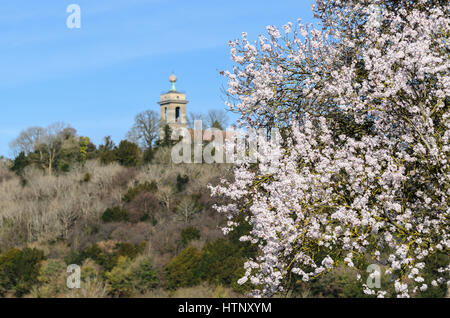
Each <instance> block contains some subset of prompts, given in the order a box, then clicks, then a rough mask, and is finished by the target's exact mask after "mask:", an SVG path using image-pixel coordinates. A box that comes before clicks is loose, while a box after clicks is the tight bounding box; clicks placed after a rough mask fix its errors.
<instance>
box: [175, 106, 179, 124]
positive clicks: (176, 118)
mask: <svg viewBox="0 0 450 318" xmlns="http://www.w3.org/2000/svg"><path fill="white" fill-rule="evenodd" d="M175 121H180V107H177V108H175Z"/></svg>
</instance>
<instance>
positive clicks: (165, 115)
mask: <svg viewBox="0 0 450 318" xmlns="http://www.w3.org/2000/svg"><path fill="white" fill-rule="evenodd" d="M164 120H165V121H167V107H164Z"/></svg>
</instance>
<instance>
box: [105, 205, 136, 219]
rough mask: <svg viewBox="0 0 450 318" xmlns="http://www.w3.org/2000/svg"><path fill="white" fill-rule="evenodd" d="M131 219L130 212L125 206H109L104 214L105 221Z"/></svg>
mask: <svg viewBox="0 0 450 318" xmlns="http://www.w3.org/2000/svg"><path fill="white" fill-rule="evenodd" d="M129 219H130V214H129V213H128V211H127V210H126V209H124V208H121V207H119V206H115V207H113V208H108V209H106V210H105V212H103V214H102V221H103V222H105V223H109V222H127V221H128V220H129Z"/></svg>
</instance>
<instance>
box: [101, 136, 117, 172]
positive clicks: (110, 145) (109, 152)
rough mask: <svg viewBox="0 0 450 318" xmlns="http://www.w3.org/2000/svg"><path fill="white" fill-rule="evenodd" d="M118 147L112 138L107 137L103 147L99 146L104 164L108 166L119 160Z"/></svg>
mask: <svg viewBox="0 0 450 318" xmlns="http://www.w3.org/2000/svg"><path fill="white" fill-rule="evenodd" d="M116 149H117V148H116V146H115V145H114V142H113V141H112V139H111V137H110V136H107V137H105V141H104V144H103V145H100V146H99V155H98V157H99V160H100V162H101V163H102V164H104V165H107V164H110V163H112V162H114V161H116V160H117V157H116Z"/></svg>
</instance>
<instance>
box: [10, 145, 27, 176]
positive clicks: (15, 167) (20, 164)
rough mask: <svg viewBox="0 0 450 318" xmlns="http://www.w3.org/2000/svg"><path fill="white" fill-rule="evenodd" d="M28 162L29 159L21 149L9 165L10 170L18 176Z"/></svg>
mask: <svg viewBox="0 0 450 318" xmlns="http://www.w3.org/2000/svg"><path fill="white" fill-rule="evenodd" d="M29 164H30V161H29V159H28V158H27V157H26V156H25V153H24V152H23V151H22V152H21V153H20V154H19V155H18V156H17V157H16V158H15V159H14V161H13V164H12V166H11V171H13V172H15V173H16V174H17V175H18V176H21V175H22V174H23V170H24V169H25V168H26V167H27V166H28V165H29Z"/></svg>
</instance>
